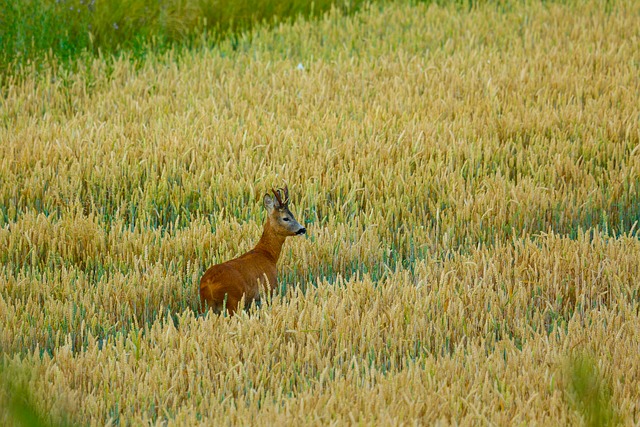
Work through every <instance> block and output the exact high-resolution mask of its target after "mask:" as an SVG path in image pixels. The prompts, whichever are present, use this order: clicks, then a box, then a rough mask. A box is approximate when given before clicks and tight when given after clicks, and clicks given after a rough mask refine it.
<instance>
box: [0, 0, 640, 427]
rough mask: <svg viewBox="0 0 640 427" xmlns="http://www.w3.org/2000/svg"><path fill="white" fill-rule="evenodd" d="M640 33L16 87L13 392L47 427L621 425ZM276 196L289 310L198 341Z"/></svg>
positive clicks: (577, 21)
mask: <svg viewBox="0 0 640 427" xmlns="http://www.w3.org/2000/svg"><path fill="white" fill-rule="evenodd" d="M639 12H640V9H639V6H638V4H637V3H636V2H624V1H621V2H616V3H613V4H610V5H609V7H606V8H605V7H603V5H601V4H600V3H599V2H585V3H583V4H580V7H577V5H573V4H554V3H544V4H541V3H526V2H525V3H521V2H517V3H515V2H514V3H510V2H509V3H504V4H500V5H495V4H479V5H476V6H475V7H473V8H470V9H461V8H458V7H456V6H454V5H436V4H432V5H425V4H406V3H398V4H391V5H385V6H384V7H381V6H375V7H364V8H362V10H361V11H360V12H358V13H357V14H355V15H353V16H344V15H342V14H340V13H337V11H334V12H332V13H329V14H327V15H324V16H323V17H322V18H321V19H319V20H317V21H315V22H307V21H296V22H293V23H288V24H282V25H277V26H276V27H270V26H258V27H257V28H256V29H255V30H254V32H253V33H252V34H251V37H245V38H239V39H238V38H236V39H224V40H223V41H222V42H221V43H219V44H218V45H217V46H216V47H214V48H212V49H194V50H191V51H186V52H183V53H182V54H181V55H179V58H178V57H177V56H178V55H177V53H176V51H175V50H171V49H169V50H168V51H167V52H165V53H164V54H162V55H160V54H156V53H153V52H151V53H150V54H149V56H148V57H147V58H146V59H145V61H142V62H140V63H139V64H137V65H134V64H132V63H131V62H130V61H129V60H128V59H127V58H116V59H114V60H112V61H106V60H104V59H102V58H99V57H84V58H81V59H80V60H79V62H78V67H77V70H76V71H74V72H70V71H68V70H67V71H65V70H52V69H45V70H44V71H42V70H41V71H40V72H39V73H34V74H29V73H27V74H25V75H24V76H23V77H24V78H22V79H21V80H20V81H18V80H16V81H15V82H14V84H11V85H8V86H6V87H5V89H4V91H5V92H4V98H3V101H2V102H3V104H2V108H1V109H0V141H2V144H0V262H1V266H0V348H2V356H1V357H2V361H3V366H5V367H6V372H15V373H16V374H15V375H6V377H7V380H6V381H8V383H9V384H10V385H11V386H12V387H13V386H16V387H24V389H27V390H29V392H30V393H31V395H32V398H31V400H30V401H33V402H35V403H34V404H35V405H36V406H37V407H36V408H35V411H36V413H38V414H45V415H44V417H45V418H46V419H45V422H68V421H70V422H77V423H87V424H91V425H104V424H109V423H110V424H112V425H115V424H127V425H128V424H150V423H154V424H155V423H167V424H170V425H195V424H198V423H201V424H207V425H210V424H214V425H218V424H247V423H250V422H251V423H257V424H275V423H289V424H299V423H307V424H322V425H325V424H330V423H332V422H334V423H338V424H347V423H349V424H355V423H362V424H397V425H399V424H408V423H424V424H438V423H440V424H453V423H458V424H465V425H466V424H479V423H480V424H489V423H493V424H500V425H514V424H535V423H537V424H542V425H549V424H562V425H574V424H577V423H589V422H591V421H590V420H592V419H593V420H596V422H598V420H611V421H620V422H622V423H626V424H634V423H638V422H639V421H640V412H639V407H638V402H639V401H640V399H639V398H638V397H639V396H638V388H637V378H638V376H639V375H640V363H638V358H637V357H636V354H637V345H635V344H634V343H637V342H639V338H640V337H638V333H639V332H638V331H640V317H639V314H638V313H639V312H640V311H639V304H640V296H639V292H638V289H637V284H636V282H637V277H638V276H639V275H640V267H639V264H638V262H637V260H638V259H639V258H640V242H639V240H638V233H637V227H638V224H637V222H638V219H639V218H640V203H638V202H639V199H640V195H639V193H638V190H639V189H640V187H639V185H640V179H639V178H638V170H639V167H640V157H639V156H638V154H639V151H638V146H640V129H639V126H638V125H639V123H638V121H639V118H640V109H639V105H638V103H637V93H640V77H639V76H640V73H638V61H637V58H639V57H640V50H639V46H640V43H638V41H639V39H640V30H639V29H638V26H637V25H636V22H635V21H636V20H635V17H636V16H637V15H638V13H639ZM298 64H302V65H303V67H298ZM283 181H286V182H287V183H288V184H289V188H290V191H291V196H292V203H293V210H294V212H295V214H296V217H297V218H299V219H301V220H303V221H305V222H306V223H307V229H308V231H309V236H308V237H306V238H297V239H292V240H291V241H288V242H287V243H286V245H285V248H284V252H283V255H282V260H281V262H280V265H279V277H280V280H281V287H282V289H281V290H282V292H281V294H280V295H278V296H277V297H276V298H275V299H274V301H272V303H271V304H269V305H266V306H264V307H263V308H262V309H260V310H255V309H254V310H253V311H252V312H250V313H243V314H242V315H240V316H237V317H234V318H231V319H229V318H222V317H216V316H213V315H207V316H205V317H198V316H197V315H195V314H194V309H195V308H196V307H197V305H198V293H197V286H198V280H199V278H200V276H201V274H202V272H203V271H204V269H205V268H206V267H208V266H209V265H211V264H212V263H215V262H220V261H224V260H227V259H229V258H232V257H234V256H237V255H238V254H240V253H242V252H244V251H246V250H248V249H250V248H251V247H252V246H253V245H254V244H255V242H256V241H257V239H258V237H259V234H260V227H261V225H262V222H263V221H264V212H263V209H262V208H261V206H260V203H259V201H260V199H261V196H262V194H263V193H264V192H265V191H266V190H267V189H269V188H271V187H272V186H275V185H280V184H282V182H283ZM579 351H582V352H584V354H589V355H590V358H589V359H588V362H587V364H586V365H584V366H585V367H580V366H578V367H577V368H575V370H574V371H572V370H571V369H568V368H567V360H570V359H571V357H572V355H574V354H577V353H578V352H579ZM576 366H577V365H576ZM594 366H596V367H597V369H592V368H593V367H594ZM572 372H573V373H572ZM591 376H594V377H595V378H596V379H599V378H602V379H603V380H602V381H601V382H598V381H595V384H599V385H598V387H600V385H601V388H600V390H602V391H598V393H596V394H595V395H594V396H596V397H597V396H602V397H597V399H596V400H593V402H595V404H594V405H595V406H594V405H591V404H590V403H589V402H590V401H589V399H591V398H590V397H588V396H590V395H589V393H590V392H589V387H591V386H587V388H584V387H582V386H581V384H582V383H581V381H582V380H583V379H585V378H588V377H591ZM604 379H606V381H604ZM587 384H588V383H587ZM581 387H582V388H581ZM581 390H582V391H581ZM584 390H586V392H584ZM598 399H599V400H598ZM0 401H1V403H0V405H5V406H2V408H5V407H6V405H7V403H6V399H0ZM581 402H586V403H581ZM598 405H599V406H598ZM590 408H601V409H603V411H601V412H589V411H591V409H590ZM593 414H595V415H593ZM598 414H601V415H598ZM0 415H1V416H2V417H3V418H2V421H5V420H8V419H9V416H10V415H9V414H8V412H6V411H0Z"/></svg>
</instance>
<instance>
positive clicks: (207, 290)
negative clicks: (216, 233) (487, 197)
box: [200, 188, 306, 315]
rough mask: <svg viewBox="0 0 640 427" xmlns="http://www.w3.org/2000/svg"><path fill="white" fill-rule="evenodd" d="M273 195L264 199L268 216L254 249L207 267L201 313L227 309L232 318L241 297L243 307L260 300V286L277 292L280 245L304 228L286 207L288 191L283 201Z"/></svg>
mask: <svg viewBox="0 0 640 427" xmlns="http://www.w3.org/2000/svg"><path fill="white" fill-rule="evenodd" d="M273 193H274V196H275V198H272V197H271V196H269V195H265V198H264V205H265V208H266V209H267V213H268V217H267V221H266V222H265V224H264V231H263V233H262V237H261V238H260V241H259V242H258V244H257V245H256V247H255V248H253V249H252V250H250V251H249V252H247V253H246V254H244V255H241V256H239V257H238V258H234V259H232V260H230V261H227V262H224V263H222V264H217V265H214V266H212V267H210V268H209V269H208V270H207V271H206V272H205V273H204V276H202V279H200V301H201V306H202V310H206V309H207V308H208V307H210V308H211V309H213V310H214V311H215V312H216V313H221V312H222V311H223V307H225V306H226V309H227V310H228V311H229V314H231V315H233V314H234V313H235V312H236V310H237V309H238V304H239V302H240V300H241V299H242V297H243V296H244V297H245V305H246V306H249V305H250V304H251V303H252V302H254V301H259V298H260V289H261V287H263V286H264V288H265V289H267V290H269V291H271V292H272V291H274V290H275V289H277V286H278V282H277V270H276V264H277V262H278V258H279V257H280V252H281V251H282V245H283V244H284V241H285V239H286V238H287V237H288V236H294V235H296V234H304V233H305V232H306V229H305V228H304V227H303V226H302V225H300V224H299V223H298V222H297V221H296V220H295V218H294V217H293V214H292V213H291V211H290V210H289V208H288V190H287V189H286V188H285V190H284V196H285V198H284V199H283V198H282V197H281V196H282V195H281V194H280V193H279V192H275V191H274V192H273Z"/></svg>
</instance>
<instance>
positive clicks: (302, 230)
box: [296, 227, 307, 236]
mask: <svg viewBox="0 0 640 427" xmlns="http://www.w3.org/2000/svg"><path fill="white" fill-rule="evenodd" d="M306 232H307V229H306V228H304V227H302V228H301V229H300V230H298V231H297V232H296V236H298V235H300V234H304V233H306Z"/></svg>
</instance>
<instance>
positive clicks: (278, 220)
mask: <svg viewBox="0 0 640 427" xmlns="http://www.w3.org/2000/svg"><path fill="white" fill-rule="evenodd" d="M279 193H280V191H278V192H276V191H273V195H274V197H271V196H270V195H268V194H265V196H264V207H265V208H266V209H267V213H268V214H269V223H270V225H271V227H272V228H273V230H274V231H275V232H276V233H277V234H279V235H281V236H296V235H299V234H304V233H306V232H307V229H306V228H304V227H303V226H302V225H300V223H299V222H298V221H296V218H295V217H294V216H293V213H291V211H290V210H289V206H288V205H289V192H288V190H287V188H286V187H285V189H284V196H285V198H284V199H283V198H282V197H281V194H279Z"/></svg>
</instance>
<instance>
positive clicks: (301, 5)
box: [0, 0, 362, 72]
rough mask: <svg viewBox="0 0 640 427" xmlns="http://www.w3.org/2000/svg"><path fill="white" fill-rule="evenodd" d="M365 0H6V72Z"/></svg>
mask: <svg viewBox="0 0 640 427" xmlns="http://www.w3.org/2000/svg"><path fill="white" fill-rule="evenodd" d="M361 3H362V0H352V1H349V2H342V1H335V0H316V1H313V2H310V1H305V0H288V1H278V0H237V1H219V0H159V1H158V0H113V1H104V0H27V1H13V0H0V72H1V71H5V72H6V71H11V72H15V71H17V70H19V69H21V68H22V67H24V66H26V65H28V64H32V65H36V68H38V67H42V66H43V65H50V64H51V63H62V64H65V63H68V62H69V60H72V59H76V58H78V57H79V56H81V55H83V54H86V53H88V54H98V53H100V54H102V56H103V57H108V56H109V55H111V54H120V53H125V54H127V55H130V56H131V57H133V58H143V57H144V56H145V55H147V54H149V53H150V51H156V52H157V51H163V50H166V49H168V48H170V47H172V46H174V47H175V46H181V45H184V46H189V45H193V44H194V43H196V44H197V43H202V42H205V43H206V44H211V43H213V42H215V41H217V40H219V39H220V38H221V37H224V36H225V35H228V34H232V35H233V36H232V38H234V39H235V38H237V37H239V35H240V34H241V33H243V32H245V31H247V30H250V29H251V28H252V27H253V26H254V25H255V24H262V23H265V22H266V23H277V22H282V21H288V20H290V19H291V18H296V17H305V18H308V17H312V16H318V15H322V14H323V13H325V12H327V11H328V10H330V9H331V8H332V7H333V8H337V9H339V10H341V11H343V12H352V11H354V10H356V9H357V8H358V7H359V5H360V4H361Z"/></svg>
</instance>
